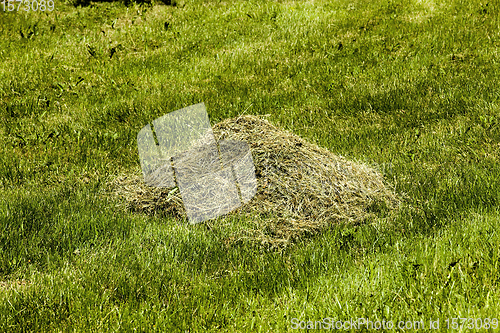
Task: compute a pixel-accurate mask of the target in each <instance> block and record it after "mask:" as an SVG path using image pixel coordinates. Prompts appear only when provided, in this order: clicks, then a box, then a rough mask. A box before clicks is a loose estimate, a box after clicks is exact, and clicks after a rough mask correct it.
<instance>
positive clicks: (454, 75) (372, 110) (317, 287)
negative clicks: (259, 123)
mask: <svg viewBox="0 0 500 333" xmlns="http://www.w3.org/2000/svg"><path fill="white" fill-rule="evenodd" d="M1 9H2V7H1V5H0V10H1ZM499 49H500V3H498V1H489V2H487V1H485V0H482V1H479V0H471V1H465V0H455V1H453V0H442V1H439V0H434V1H433V0H420V1H418V0H403V1H388V0H374V1H356V0H353V1H344V0H338V1H326V0H309V1H257V0H249V1H203V0H180V1H176V2H174V3H173V4H170V5H166V4H165V3H161V2H144V3H134V2H132V3H130V2H127V1H125V2H91V3H85V2H59V1H56V2H55V3H54V10H53V11H51V12H49V11H45V12H41V11H37V12H33V11H31V12H24V11H22V10H21V11H13V12H3V11H0V191H1V192H0V193H1V197H0V331H4V332H51V331H56V332H59V331H64V332H67V331H68V332H69V331H76V332H109V331H116V332H129V331H140V332H186V331H187V332H202V331H203V332H204V331H211V332H221V331H226V332H236V331H241V332H271V331H272V332H286V331H295V330H294V328H296V327H297V326H299V328H300V324H297V323H300V322H301V321H303V322H304V323H306V322H307V321H313V322H314V321H320V320H323V318H332V320H334V321H339V320H340V321H349V320H351V319H354V320H355V319H356V318H366V319H369V320H371V321H373V322H375V321H392V322H394V323H395V325H396V324H397V323H398V322H399V321H404V322H405V323H406V322H410V323H413V322H418V321H423V322H424V324H425V325H426V327H427V328H428V324H429V320H433V321H435V320H438V319H439V320H440V325H441V326H440V329H441V330H444V329H445V328H446V319H449V320H450V321H449V324H450V325H451V323H452V321H451V320H452V318H473V319H481V320H482V321H481V322H480V323H479V325H482V326H480V327H482V328H483V329H484V328H488V327H489V328H490V329H491V328H492V326H491V324H489V325H490V326H488V327H486V326H485V325H486V323H487V322H488V320H489V321H490V322H491V320H492V319H493V318H498V317H499V315H500V301H499V300H500V271H499V270H500V261H499V260H500V247H499V244H500V226H499V221H500V209H499V204H500V191H499V187H500V162H499V157H500V91H499V87H500V58H499V57H500V53H499ZM200 102H204V103H205V105H206V106H207V110H208V113H209V117H210V120H211V122H212V125H213V124H215V123H218V122H220V121H221V120H223V119H227V118H230V117H236V116H238V115H241V114H251V115H269V116H268V119H269V121H271V122H273V123H274V124H276V125H278V126H280V127H282V128H284V129H286V130H289V131H291V132H293V133H295V134H298V135H300V136H301V137H303V138H305V139H307V140H308V141H310V142H314V143H316V144H317V145H319V146H321V147H324V148H327V149H329V150H330V151H332V152H333V153H335V154H338V155H342V156H345V157H346V158H348V159H351V160H355V161H360V162H363V163H366V164H368V165H371V166H373V167H375V168H377V169H378V170H380V171H381V172H382V173H383V174H384V176H385V178H386V180H387V182H388V183H389V184H391V185H392V186H393V188H394V191H395V192H396V193H397V194H398V195H401V196H402V197H404V201H403V203H402V206H401V209H400V210H399V211H398V213H397V214H395V215H394V216H381V217H380V218H374V219H371V220H369V221H366V223H364V224H361V225H355V226H354V225H339V226H335V227H332V228H331V229H329V230H327V231H325V232H323V233H321V234H319V235H314V236H311V237H306V238H303V239H301V240H299V241H297V242H295V243H294V244H292V245H291V246H288V247H287V248H286V249H284V250H280V251H276V250H272V249H268V248H265V247H262V246H260V245H259V244H252V243H242V244H239V245H232V246H228V244H227V243H226V242H225V241H224V240H225V239H227V237H229V236H230V232H231V228H230V227H228V228H216V229H211V228H208V227H207V225H206V224H205V223H201V224H198V225H186V224H181V223H179V221H178V220H176V219H173V218H170V217H168V216H164V215H161V214H157V215H148V214H141V213H134V212H130V211H128V210H126V209H123V208H122V207H121V206H119V205H118V201H119V200H118V199H117V198H114V197H113V196H109V195H107V188H108V184H109V182H110V181H111V180H112V179H114V178H115V177H116V176H117V175H119V174H121V173H126V172H130V171H131V170H136V169H137V168H138V167H139V158H138V153H137V144H136V135H137V133H138V131H139V130H140V129H141V128H142V127H143V126H144V125H145V124H147V123H148V122H150V121H151V120H153V119H155V118H157V117H159V116H162V115H164V114H165V113H167V112H170V111H173V110H177V109H180V108H182V107H185V106H188V105H192V104H196V103H200ZM238 219H239V217H238V216H233V217H231V219H230V221H229V222H231V221H234V223H237V222H238ZM213 223H217V221H215V222H213ZM226 223H227V221H226ZM458 323H459V324H460V321H458ZM475 323H476V324H475V325H476V327H477V325H478V324H477V323H478V322H477V321H476V322H475ZM467 324H468V323H467ZM302 327H304V326H302ZM352 329H353V330H354V328H352ZM357 330H359V331H363V330H364V331H369V330H370V329H369V328H367V327H366V326H363V327H359V328H357ZM395 330H397V329H395ZM465 330H466V326H464V327H461V328H460V327H458V328H457V331H465Z"/></svg>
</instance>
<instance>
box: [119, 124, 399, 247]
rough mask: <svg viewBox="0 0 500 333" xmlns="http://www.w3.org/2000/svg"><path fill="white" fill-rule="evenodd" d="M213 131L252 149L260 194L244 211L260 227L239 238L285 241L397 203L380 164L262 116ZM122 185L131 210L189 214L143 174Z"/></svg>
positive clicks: (173, 191) (177, 196) (179, 201)
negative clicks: (328, 147)
mask: <svg viewBox="0 0 500 333" xmlns="http://www.w3.org/2000/svg"><path fill="white" fill-rule="evenodd" d="M213 131H214V135H215V137H216V139H217V140H218V141H219V140H223V139H231V140H241V141H245V142H247V143H248V144H249V146H250V149H251V152H252V157H253V161H254V165H255V173H256V177H257V186H258V188H257V194H256V195H255V196H254V197H253V198H252V200H251V201H250V202H249V203H248V204H246V205H244V206H243V207H241V208H240V209H239V211H238V212H239V213H240V214H241V213H244V214H248V215H250V216H251V217H249V220H250V221H251V222H252V225H253V227H252V228H250V229H248V228H247V229H245V230H242V233H241V235H239V238H250V239H252V240H257V241H259V242H262V243H264V244H269V245H271V246H280V245H286V244H288V243H289V241H291V240H295V239H297V238H299V237H300V236H303V235H305V234H311V233H315V232H318V231H320V230H322V229H324V228H327V227H328V226H330V225H332V224H336V223H351V224H357V223H360V222H362V221H364V220H365V219H366V218H367V217H369V216H372V215H374V214H376V213H377V212H380V211H390V210H392V209H393V208H395V207H396V206H397V204H398V199H397V197H396V196H395V194H394V193H393V191H391V190H390V189H388V188H387V187H386V185H385V184H384V181H383V176H382V175H381V174H380V173H378V172H377V171H376V170H374V169H373V168H370V167H368V166H366V165H364V164H360V163H356V162H352V161H348V160H346V159H345V158H343V157H341V156H337V155H335V154H333V153H331V152H330V151H328V150H326V149H323V148H320V147H318V146H316V145H314V144H311V143H309V142H307V141H305V140H304V139H302V138H300V137H298V136H297V135H294V134H291V133H289V132H286V131H283V130H280V129H278V128H277V127H275V126H273V125H272V124H271V123H269V122H268V121H267V120H264V119H262V118H259V117H256V116H241V117H238V118H234V119H227V120H225V121H223V122H221V123H219V124H217V125H215V126H214V128H213ZM115 189H116V190H115V192H117V193H118V194H119V195H120V196H122V197H123V198H125V199H126V200H125V202H126V204H127V206H128V207H129V208H131V209H134V210H140V211H145V212H149V213H153V212H156V211H158V210H161V211H164V212H166V213H167V214H169V215H172V216H175V217H179V218H183V217H184V218H185V216H186V214H185V211H184V208H183V206H182V199H181V196H180V193H179V191H178V189H177V188H174V189H161V188H152V187H148V186H146V185H145V184H144V182H143V179H142V175H141V174H140V173H139V172H137V173H136V174H135V175H127V176H125V177H124V176H122V177H119V178H117V179H116V180H115Z"/></svg>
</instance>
